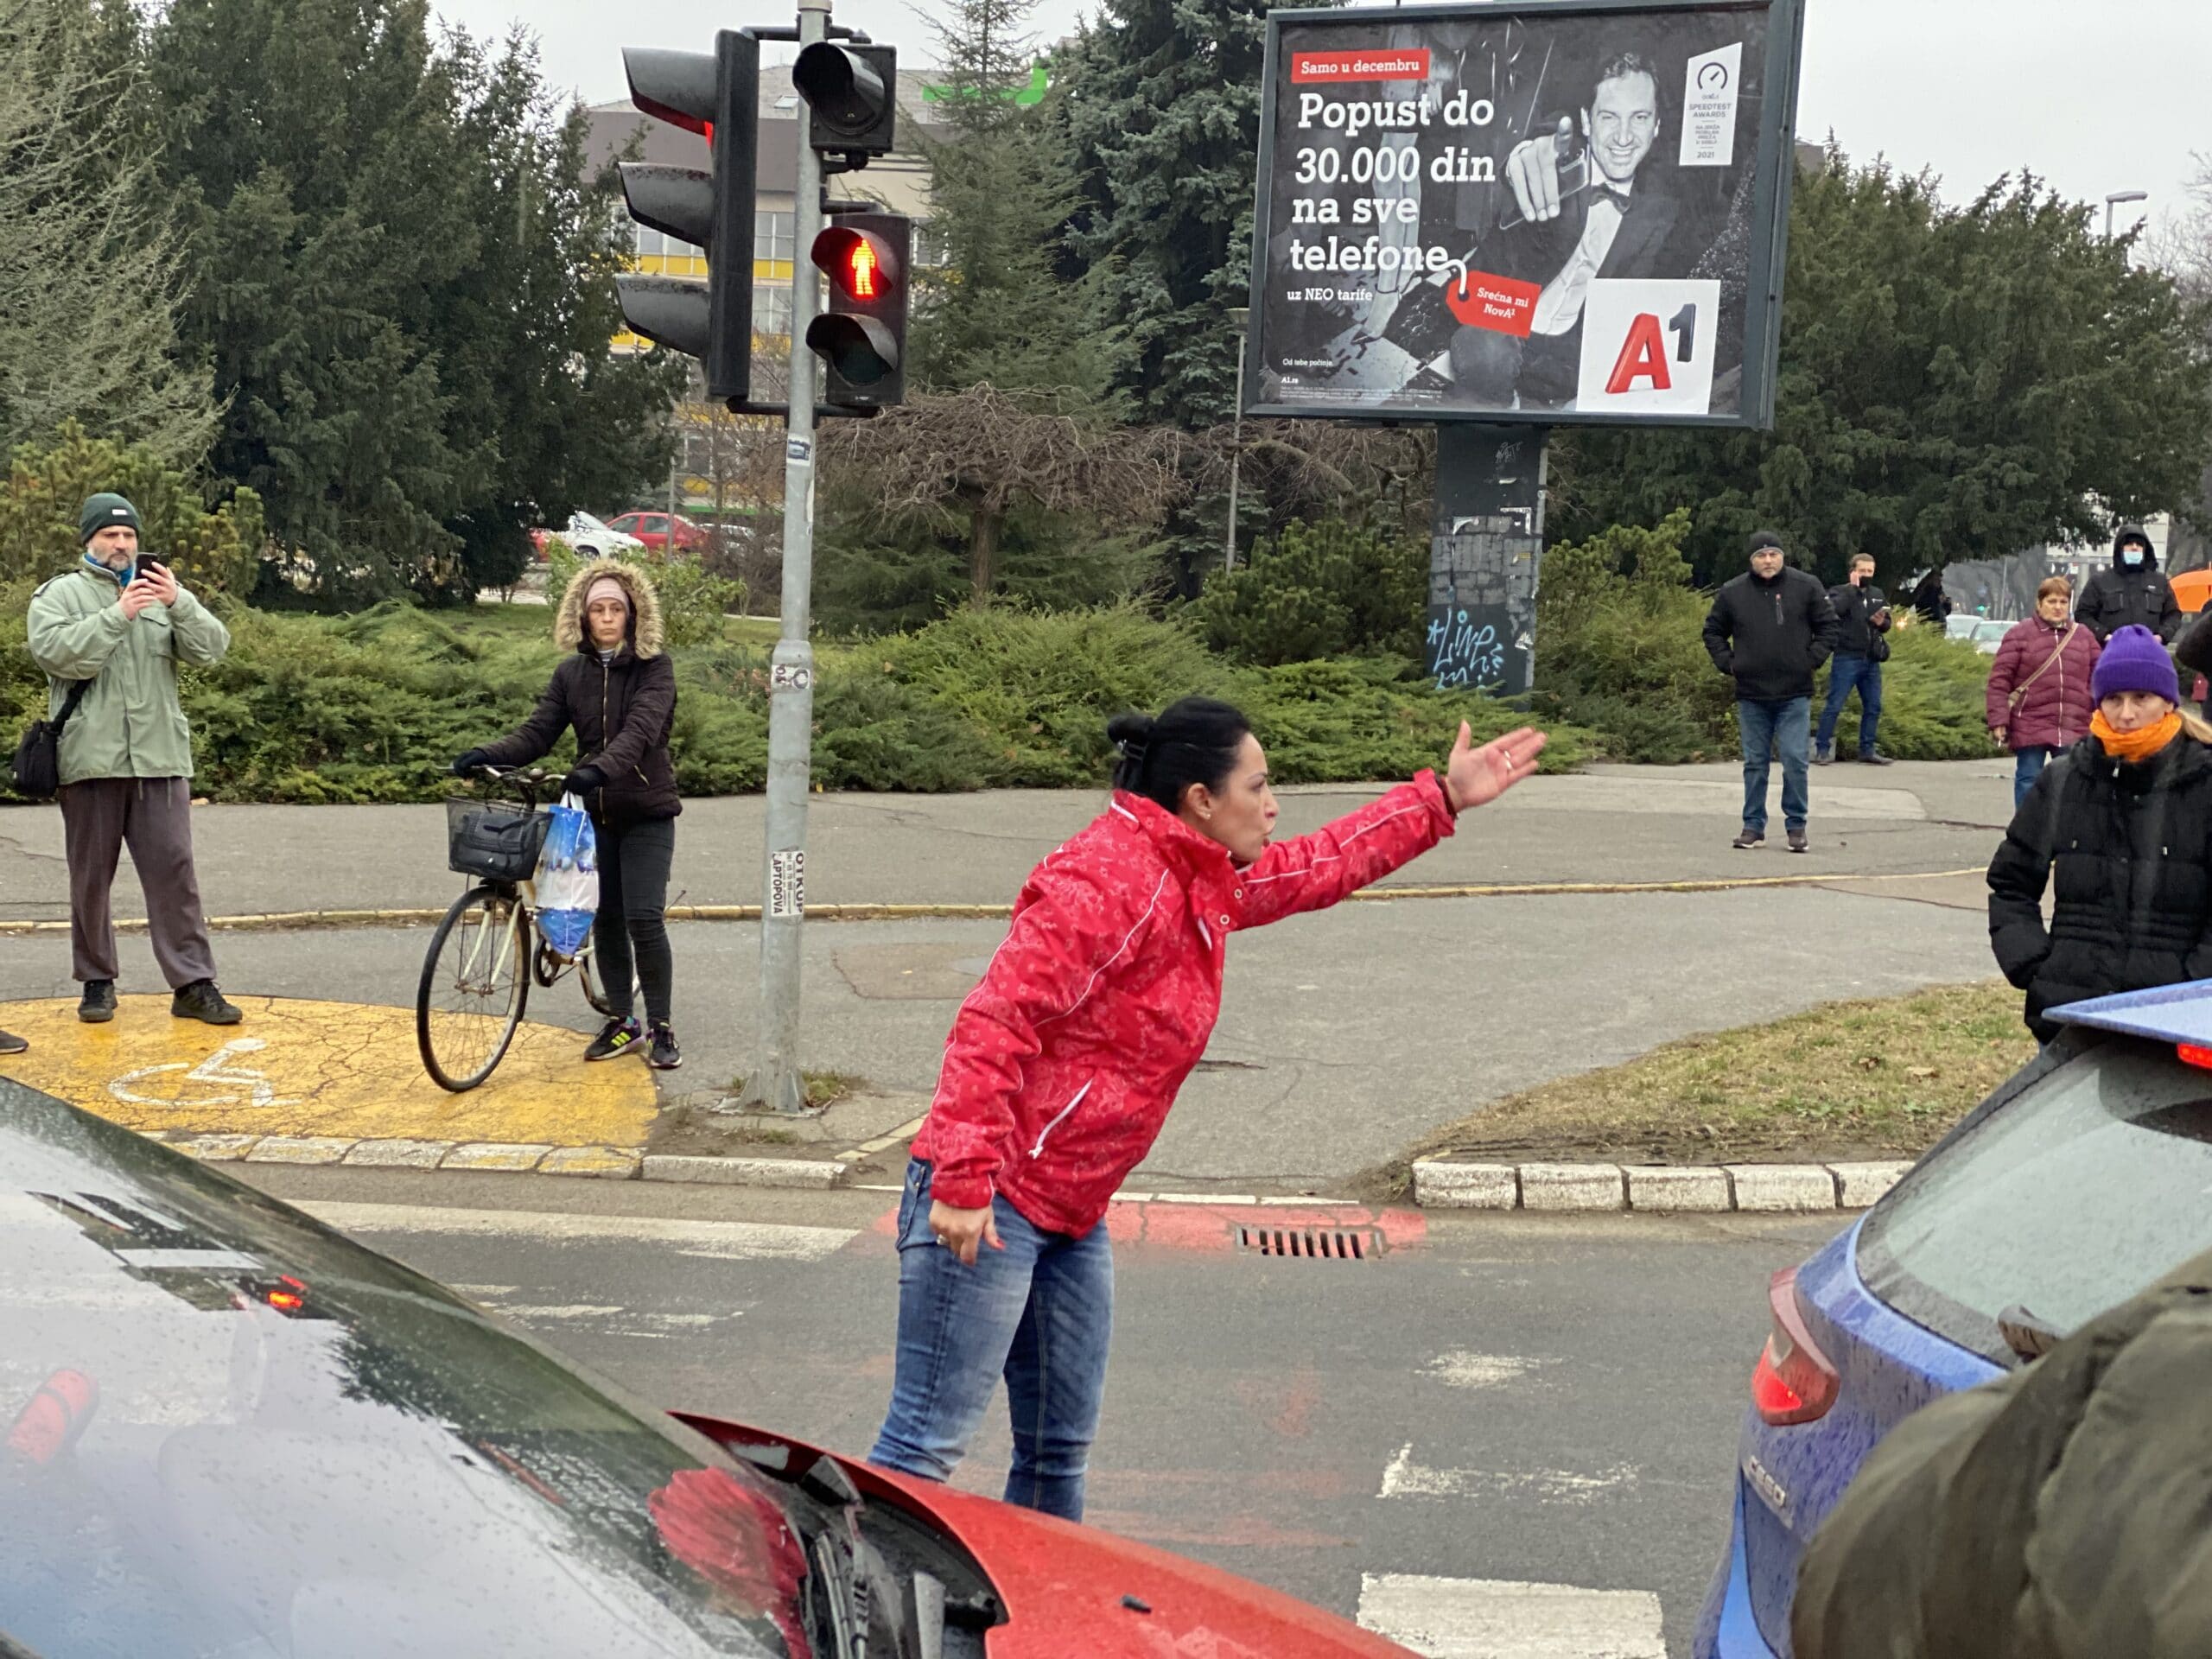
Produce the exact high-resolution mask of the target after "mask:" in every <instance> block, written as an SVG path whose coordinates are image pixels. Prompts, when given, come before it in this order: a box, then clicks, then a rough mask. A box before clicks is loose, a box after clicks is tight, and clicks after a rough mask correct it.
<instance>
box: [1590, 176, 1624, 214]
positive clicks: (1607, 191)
mask: <svg viewBox="0 0 2212 1659" xmlns="http://www.w3.org/2000/svg"><path fill="white" fill-rule="evenodd" d="M1591 191H1592V194H1591V200H1590V205H1591V206H1592V207H1596V206H1597V205H1598V204H1599V202H1600V201H1610V202H1611V203H1612V204H1613V206H1614V207H1618V208H1619V209H1620V211H1621V212H1623V213H1626V212H1628V209H1629V194H1628V192H1627V191H1625V190H1624V189H1622V188H1620V187H1619V186H1618V185H1612V184H1605V183H1599V184H1595V185H1592V187H1591Z"/></svg>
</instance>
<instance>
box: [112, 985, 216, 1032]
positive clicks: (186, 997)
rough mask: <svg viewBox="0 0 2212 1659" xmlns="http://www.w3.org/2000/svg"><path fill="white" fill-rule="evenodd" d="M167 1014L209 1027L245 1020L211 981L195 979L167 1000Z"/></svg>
mask: <svg viewBox="0 0 2212 1659" xmlns="http://www.w3.org/2000/svg"><path fill="white" fill-rule="evenodd" d="M87 989H89V987H87ZM169 1014H170V1015H171V1017H172V1018H175V1019H178V1020H200V1021H201V1022H202V1023H204V1024H207V1025H210V1026H235V1025H236V1024H238V1021H239V1020H243V1019H245V1014H243V1013H241V1012H240V1011H239V1010H238V1007H237V1005H235V1004H234V1003H230V1002H226V1001H223V994H222V992H220V991H219V990H217V989H216V988H215V982H214V981H213V980H212V979H195V980H194V981H193V982H192V983H191V984H189V985H186V986H181V987H180V988H178V990H177V993H176V995H175V996H172V997H171V998H169Z"/></svg>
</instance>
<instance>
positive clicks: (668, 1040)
mask: <svg viewBox="0 0 2212 1659" xmlns="http://www.w3.org/2000/svg"><path fill="white" fill-rule="evenodd" d="M652 1035H653V1049H652V1053H650V1054H648V1055H646V1056H645V1064H646V1065H650V1066H651V1067H652V1069H653V1070H654V1071H675V1070H676V1068H677V1066H679V1065H683V1051H682V1050H680V1049H678V1048H677V1046H676V1031H675V1028H674V1027H671V1026H670V1025H668V1024H666V1023H665V1022H663V1023H660V1024H658V1025H656V1026H654V1027H653V1033H652Z"/></svg>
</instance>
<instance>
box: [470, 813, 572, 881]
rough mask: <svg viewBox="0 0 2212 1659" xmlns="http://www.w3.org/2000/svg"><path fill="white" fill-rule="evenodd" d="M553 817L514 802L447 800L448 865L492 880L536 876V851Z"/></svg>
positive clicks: (525, 878) (515, 879)
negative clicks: (513, 803)
mask: <svg viewBox="0 0 2212 1659" xmlns="http://www.w3.org/2000/svg"><path fill="white" fill-rule="evenodd" d="M551 822H552V820H551V819H550V818H549V817H547V816H546V815H545V814H544V813H543V812H532V811H529V810H525V809H524V808H523V807H519V806H515V805H512V804H492V805H487V804H485V803H484V802H482V801H466V800H454V801H448V802H447V803H446V868H448V869H450V870H452V871H454V873H455V874H460V875H480V876H482V877H484V878H485V879H486V880H491V881H527V880H530V879H531V877H532V876H534V875H536V874H537V855H538V854H539V852H540V851H541V850H543V848H544V846H545V829H546V826H547V825H548V824H549V823H551Z"/></svg>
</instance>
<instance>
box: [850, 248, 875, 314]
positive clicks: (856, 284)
mask: <svg viewBox="0 0 2212 1659" xmlns="http://www.w3.org/2000/svg"><path fill="white" fill-rule="evenodd" d="M876 270H877V265H876V258H875V245H874V243H873V242H870V241H868V239H867V238H865V237H862V238H859V239H858V240H856V241H855V243H854V244H853V246H852V251H850V252H849V253H848V254H846V256H845V292H847V293H848V294H849V295H851V296H853V297H854V298H855V299H856V300H872V299H874V297H875V295H876V280H875V273H876Z"/></svg>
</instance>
